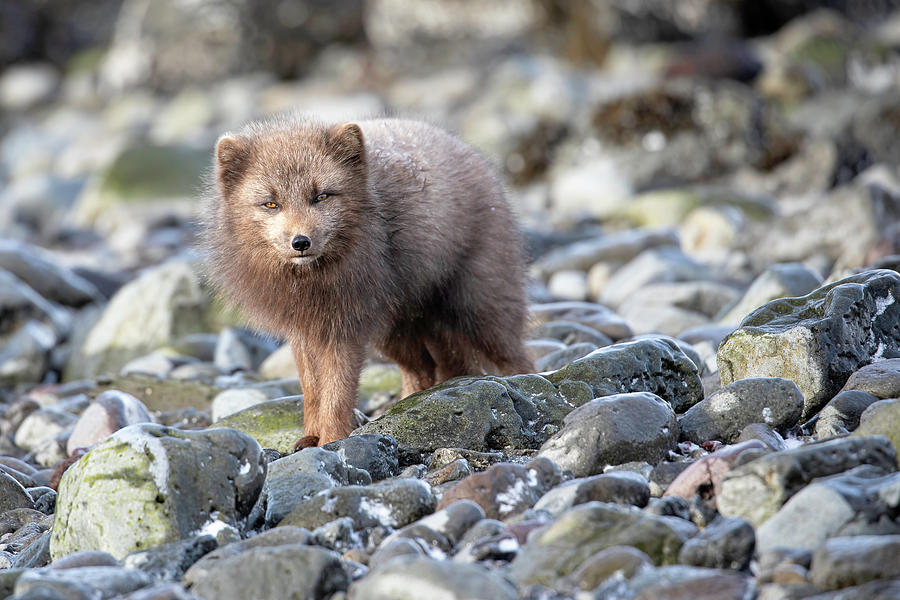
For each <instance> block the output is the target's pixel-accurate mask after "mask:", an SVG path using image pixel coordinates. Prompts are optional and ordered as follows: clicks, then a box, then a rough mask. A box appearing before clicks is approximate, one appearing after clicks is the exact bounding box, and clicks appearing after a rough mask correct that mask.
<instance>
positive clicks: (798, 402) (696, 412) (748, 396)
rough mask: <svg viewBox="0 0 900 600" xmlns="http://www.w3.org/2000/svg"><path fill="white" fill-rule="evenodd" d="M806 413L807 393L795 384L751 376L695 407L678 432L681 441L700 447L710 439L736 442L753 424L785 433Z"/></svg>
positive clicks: (685, 415) (685, 417)
mask: <svg viewBox="0 0 900 600" xmlns="http://www.w3.org/2000/svg"><path fill="white" fill-rule="evenodd" d="M802 410H803V394H802V393H801V392H800V388H798V387H797V385H796V384H795V383H794V382H793V381H790V380H788V379H782V378H780V377H750V378H747V379H740V380H738V381H735V382H734V383H731V384H729V385H727V386H725V387H724V388H722V389H721V390H719V391H718V392H716V393H715V394H713V395H712V396H710V397H709V398H706V399H704V400H702V401H701V402H699V403H697V404H695V405H694V406H692V407H691V408H690V410H688V411H687V412H686V413H685V414H684V415H683V416H682V417H681V418H680V419H678V429H679V431H680V432H681V439H683V440H690V441H692V442H694V443H696V444H702V443H703V442H705V441H707V440H721V441H723V442H725V443H732V442H735V441H737V439H738V437H739V436H740V434H741V430H742V429H743V428H744V427H746V426H747V425H749V424H751V423H765V424H767V425H770V426H772V427H774V428H775V429H776V430H778V431H781V432H784V431H786V430H788V429H789V428H791V427H793V426H794V425H795V424H796V423H797V419H799V418H800V412H801V411H802Z"/></svg>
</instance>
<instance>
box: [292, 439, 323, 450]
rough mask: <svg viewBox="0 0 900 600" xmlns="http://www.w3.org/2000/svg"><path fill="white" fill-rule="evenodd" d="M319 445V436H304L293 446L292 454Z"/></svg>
mask: <svg viewBox="0 0 900 600" xmlns="http://www.w3.org/2000/svg"><path fill="white" fill-rule="evenodd" d="M318 445H319V436H317V435H305V436H303V437H302V438H300V439H299V440H297V443H296V444H294V452H297V451H298V450H303V449H304V448H313V447H314V446H318Z"/></svg>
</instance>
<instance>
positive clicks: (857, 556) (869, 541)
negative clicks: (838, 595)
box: [809, 535, 900, 590]
mask: <svg viewBox="0 0 900 600" xmlns="http://www.w3.org/2000/svg"><path fill="white" fill-rule="evenodd" d="M898 556H900V535H854V536H852V537H835V538H832V539H830V540H828V541H827V542H825V543H824V544H823V545H822V546H821V547H820V548H819V549H818V550H816V552H815V554H813V560H812V565H811V566H810V569H809V577H810V579H811V580H812V582H813V583H814V584H815V585H816V586H817V587H819V588H822V589H826V590H836V589H839V588H846V587H850V586H854V585H859V584H862V583H867V582H869V581H872V580H875V579H894V578H898V577H900V560H897V557H898Z"/></svg>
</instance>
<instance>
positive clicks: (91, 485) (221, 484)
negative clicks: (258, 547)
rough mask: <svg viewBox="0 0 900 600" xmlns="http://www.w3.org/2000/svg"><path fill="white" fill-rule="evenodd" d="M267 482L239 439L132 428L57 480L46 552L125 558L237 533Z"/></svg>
mask: <svg viewBox="0 0 900 600" xmlns="http://www.w3.org/2000/svg"><path fill="white" fill-rule="evenodd" d="M265 475H266V463H265V460H264V457H263V454H262V449H261V448H260V447H259V444H257V443H256V441H255V440H253V439H252V438H250V437H249V436H247V435H244V434H242V433H240V432H237V431H233V430H228V429H212V430H208V431H184V430H178V429H171V428H167V427H162V426H159V425H151V424H139V425H131V426H129V427H126V428H124V429H120V430H119V431H117V432H116V433H114V434H113V435H112V436H110V437H109V438H108V439H107V440H106V441H104V442H102V443H101V444H99V445H98V446H96V447H94V449H93V450H91V452H89V453H88V454H87V455H85V456H84V457H83V458H82V459H81V460H79V461H78V462H76V463H75V464H74V465H72V466H71V467H70V468H69V469H68V470H67V471H66V473H65V475H63V477H62V480H61V481H60V484H59V501H58V503H57V513H56V525H55V527H54V528H53V538H52V540H51V552H52V554H53V557H54V558H58V557H60V556H64V555H66V554H69V553H71V552H74V551H77V550H103V551H106V552H109V553H110V554H112V555H113V556H117V557H123V556H125V555H126V554H128V553H130V552H133V551H135V550H142V549H145V548H147V547H150V546H155V545H158V544H162V543H167V542H172V541H176V540H179V539H182V538H184V537H187V536H188V535H196V534H197V533H198V532H201V533H203V532H206V531H203V529H204V528H206V527H209V528H211V529H210V530H209V531H210V532H214V531H216V530H217V529H221V528H222V527H225V528H228V527H231V528H234V527H237V526H238V525H239V523H240V522H241V520H242V519H243V518H244V517H245V516H246V515H247V514H248V513H249V512H250V509H251V508H252V507H253V504H254V502H255V501H256V498H257V496H258V495H259V492H260V489H261V488H262V485H263V481H264V479H265ZM110 498H116V502H112V503H111V502H110V501H109V499H110Z"/></svg>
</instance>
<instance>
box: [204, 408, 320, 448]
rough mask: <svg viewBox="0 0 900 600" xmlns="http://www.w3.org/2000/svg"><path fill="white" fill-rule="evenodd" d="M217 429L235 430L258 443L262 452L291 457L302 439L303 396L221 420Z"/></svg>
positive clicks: (217, 423)
mask: <svg viewBox="0 0 900 600" xmlns="http://www.w3.org/2000/svg"><path fill="white" fill-rule="evenodd" d="M214 427H230V428H231V429H236V430H238V431H241V432H243V433H246V434H247V435H249V436H250V437H252V438H253V439H255V440H256V441H257V442H259V444H260V445H261V446H262V447H263V448H274V449H275V450H278V451H279V452H280V453H281V454H290V453H291V452H293V451H294V444H296V443H297V440H299V439H300V438H301V437H303V396H286V397H284V398H276V399H275V400H269V401H267V402H260V403H259V404H256V405H254V406H250V407H249V408H245V409H244V410H241V411H238V412H236V413H234V414H231V415H228V416H227V417H225V418H224V419H219V420H218V421H216V423H215V425H214Z"/></svg>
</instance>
